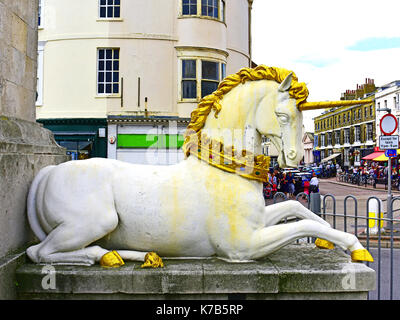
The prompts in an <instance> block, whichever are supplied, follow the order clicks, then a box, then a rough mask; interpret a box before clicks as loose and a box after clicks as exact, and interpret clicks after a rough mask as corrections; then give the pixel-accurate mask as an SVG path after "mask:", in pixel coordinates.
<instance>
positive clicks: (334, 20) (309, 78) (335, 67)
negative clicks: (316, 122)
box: [252, 0, 400, 131]
mask: <svg viewBox="0 0 400 320" xmlns="http://www.w3.org/2000/svg"><path fill="white" fill-rule="evenodd" d="M399 11H400V1H398V0H384V1H382V4H381V3H379V4H377V2H376V1H375V0H352V1H348V0H336V1H334V2H326V1H320V0H308V1H306V2H304V1H303V2H299V1H295V0H285V1H262V0H257V1H254V4H253V20H252V21H253V24H252V33H253V60H254V61H255V62H256V63H258V64H265V65H268V66H276V67H282V68H286V69H289V70H293V71H294V72H295V73H296V75H297V77H298V78H299V81H300V82H305V83H306V84H307V87H308V89H309V91H310V95H309V97H308V99H307V100H308V101H328V100H331V101H332V100H339V99H340V96H341V93H343V92H345V91H346V90H348V89H356V86H357V84H363V83H364V81H365V78H371V79H374V80H375V84H376V85H377V86H381V85H384V84H387V83H389V82H391V81H393V80H400V63H398V59H399V57H400V29H399V28H398V21H399V20H398V12H399ZM321 112H322V110H320V111H308V112H305V114H304V122H305V125H306V130H308V131H314V128H313V121H312V118H313V117H315V116H316V115H318V114H320V113H321Z"/></svg>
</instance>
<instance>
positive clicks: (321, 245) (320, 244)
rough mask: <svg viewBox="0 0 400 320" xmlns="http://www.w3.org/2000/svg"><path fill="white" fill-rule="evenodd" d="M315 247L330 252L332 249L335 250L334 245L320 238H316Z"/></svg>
mask: <svg viewBox="0 0 400 320" xmlns="http://www.w3.org/2000/svg"><path fill="white" fill-rule="evenodd" d="M315 245H316V246H317V247H318V248H321V249H329V250H332V249H333V248H335V245H334V244H333V243H332V242H330V241H328V240H325V239H320V238H317V240H315Z"/></svg>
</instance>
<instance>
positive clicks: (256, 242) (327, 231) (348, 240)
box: [249, 219, 373, 261]
mask: <svg viewBox="0 0 400 320" xmlns="http://www.w3.org/2000/svg"><path fill="white" fill-rule="evenodd" d="M308 236H310V237H318V238H322V239H326V240H328V241H331V242H333V243H335V244H337V245H338V246H340V247H341V248H343V249H344V250H350V252H351V256H352V259H353V260H354V261H373V259H372V256H371V255H370V254H369V252H368V251H367V250H365V249H364V247H363V246H362V245H361V243H360V242H359V241H358V239H357V237H356V236H354V235H352V234H350V233H346V232H343V231H339V230H335V229H333V228H331V227H327V226H324V225H323V224H321V223H319V222H317V221H313V220H309V219H304V220H301V221H298V222H293V223H287V224H279V225H275V226H269V227H266V228H263V229H260V230H257V231H255V232H254V233H253V234H252V236H251V248H250V257H249V258H250V259H258V258H261V257H263V256H266V255H268V254H270V253H272V252H274V251H276V250H278V249H280V248H282V247H283V246H285V245H287V244H289V243H292V242H293V241H295V240H297V239H300V238H304V237H308Z"/></svg>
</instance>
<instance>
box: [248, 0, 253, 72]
mask: <svg viewBox="0 0 400 320" xmlns="http://www.w3.org/2000/svg"><path fill="white" fill-rule="evenodd" d="M248 2H249V19H248V20H249V21H248V32H249V34H248V37H249V68H251V65H252V50H251V46H252V42H251V9H252V6H253V0H248Z"/></svg>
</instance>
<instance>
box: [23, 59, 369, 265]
mask: <svg viewBox="0 0 400 320" xmlns="http://www.w3.org/2000/svg"><path fill="white" fill-rule="evenodd" d="M307 96H308V90H307V88H306V86H305V84H304V83H299V82H298V79H297V77H296V75H295V74H294V73H293V72H290V71H288V70H285V69H281V68H275V67H266V66H264V65H261V66H258V67H257V68H254V69H251V68H243V69H241V70H240V71H239V72H238V73H236V74H233V75H230V76H228V77H227V78H225V79H224V81H222V82H221V83H220V84H219V86H218V88H217V90H216V91H215V92H214V93H213V94H211V95H208V96H206V97H204V98H203V99H202V100H201V102H200V103H199V105H198V108H197V109H195V110H194V111H193V112H192V116H191V122H190V124H189V126H188V128H187V131H186V133H185V143H184V146H183V151H184V153H185V159H184V160H182V161H181V162H180V163H178V164H176V165H171V166H155V165H137V164H130V163H127V162H122V161H118V160H113V159H100V158H94V159H89V160H78V161H69V162H66V163H62V164H59V165H57V166H48V167H45V168H43V169H42V170H40V172H39V173H38V174H37V176H36V177H35V178H34V180H33V182H32V185H31V187H30V191H29V195H28V200H27V210H28V219H29V223H30V226H31V228H32V230H33V232H34V233H35V235H36V236H37V237H38V239H39V240H40V243H38V244H36V245H33V246H31V247H29V248H28V249H27V255H28V256H29V258H30V259H31V260H32V261H33V262H35V263H46V264H48V263H51V264H80V265H92V264H94V263H96V262H99V263H100V264H101V265H102V266H105V267H116V266H120V265H122V264H124V260H134V261H142V262H144V263H143V265H142V267H162V266H163V261H162V258H161V257H211V256H216V257H219V258H222V259H225V260H227V261H231V262H243V261H249V260H255V259H259V258H262V257H264V256H266V255H268V254H270V253H272V252H274V251H276V250H278V249H280V248H281V247H283V246H285V245H287V244H289V243H292V242H293V241H295V240H297V239H299V238H303V237H307V236H311V237H316V238H317V241H316V245H317V246H318V247H321V248H333V246H334V245H335V244H336V245H338V246H339V247H341V248H343V249H344V250H349V251H350V252H351V257H352V259H353V261H373V259H372V256H371V255H370V254H369V252H368V251H367V250H366V249H365V248H364V247H363V246H362V245H361V243H360V242H359V241H358V239H357V237H356V236H354V235H353V234H350V233H345V232H342V231H339V230H335V229H333V228H331V226H330V225H329V223H328V222H326V221H325V220H323V219H321V218H320V217H319V216H318V215H316V214H314V213H313V212H311V211H310V210H308V209H307V208H305V207H304V206H303V205H302V204H301V203H299V202H297V201H293V200H291V201H285V202H281V203H277V204H274V205H269V206H265V204H264V198H263V193H262V182H263V181H266V179H267V178H268V170H269V157H266V156H264V155H262V154H261V137H262V135H264V136H267V137H269V138H270V139H271V140H272V142H273V143H274V144H275V146H276V147H277V148H278V150H279V152H280V155H279V158H278V162H279V165H280V167H287V166H297V164H298V163H299V161H300V160H301V158H302V156H303V147H302V142H301V138H302V137H301V132H302V111H305V110H310V109H318V108H327V107H332V106H334V105H344V104H349V105H350V104H351V103H352V104H361V103H365V102H362V101H339V102H329V103H327V102H324V103H320V102H306V99H307ZM289 216H295V217H297V218H299V219H300V220H299V221H297V222H292V223H286V224H282V223H279V222H280V221H281V220H282V219H285V218H286V217H289Z"/></svg>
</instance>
